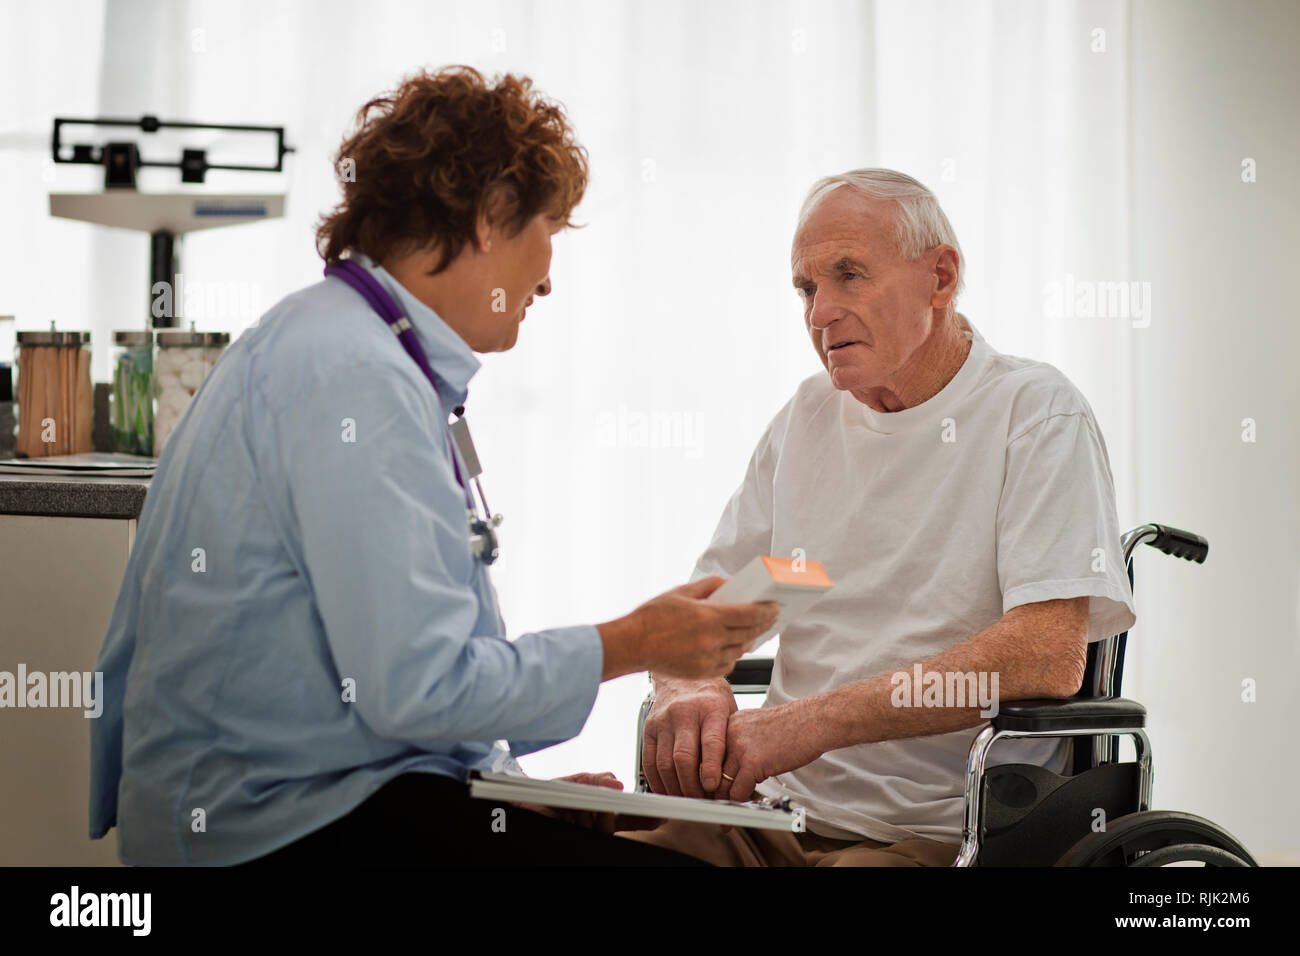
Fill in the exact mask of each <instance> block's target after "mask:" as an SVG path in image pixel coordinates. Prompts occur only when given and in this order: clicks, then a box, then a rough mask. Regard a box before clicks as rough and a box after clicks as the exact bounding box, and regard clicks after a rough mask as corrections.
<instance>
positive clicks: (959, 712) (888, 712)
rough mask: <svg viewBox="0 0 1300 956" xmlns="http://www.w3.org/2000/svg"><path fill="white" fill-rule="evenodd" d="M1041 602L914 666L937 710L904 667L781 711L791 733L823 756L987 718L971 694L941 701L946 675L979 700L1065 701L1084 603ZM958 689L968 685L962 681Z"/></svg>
mask: <svg viewBox="0 0 1300 956" xmlns="http://www.w3.org/2000/svg"><path fill="white" fill-rule="evenodd" d="M1045 603H1046V604H1048V605H1051V607H1038V608H1036V609H1035V610H1033V611H1030V612H1026V613H1024V614H1021V615H1015V616H1012V615H1008V616H1004V617H1003V618H1002V619H1001V620H999V621H998V622H997V623H996V624H994V625H993V626H992V627H989V628H987V629H986V630H984V631H981V632H980V633H979V634H977V635H976V636H975V637H973V638H971V639H970V640H969V641H966V642H964V643H962V644H959V645H957V646H956V647H954V648H952V649H951V650H948V651H945V652H943V653H942V654H938V655H936V656H934V657H932V658H929V659H928V660H925V661H922V662H920V671H921V674H922V676H923V678H924V677H925V675H930V674H934V675H939V678H940V679H941V680H942V681H943V683H942V685H941V686H942V688H943V691H944V692H943V693H940V694H939V695H938V697H939V700H938V701H937V703H938V706H935V705H934V703H933V702H931V700H930V697H929V695H927V694H926V693H925V690H926V688H925V686H924V684H923V685H922V686H915V681H914V680H913V676H914V674H915V673H916V669H915V667H912V666H909V667H908V668H906V669H900V670H899V671H898V672H893V673H887V674H878V675H876V676H875V677H870V678H867V679H866V680H862V681H858V682H856V683H853V684H849V685H847V686H845V687H840V688H836V689H835V690H832V691H827V692H825V693H822V694H817V695H815V696H813V697H806V698H803V699H801V700H795V701H791V702H790V703H788V704H785V705H783V709H788V719H789V721H790V725H791V730H792V731H794V732H798V731H802V732H804V733H808V734H811V735H812V736H813V739H814V740H815V741H816V744H817V749H818V750H819V751H820V752H822V753H826V752H827V751H830V750H838V749H839V748H841V747H851V746H854V745H855V744H864V743H874V742H876V741H881V740H893V739H897V738H902V737H925V736H930V735H932V734H944V733H949V732H951V731H954V730H962V729H964V728H966V727H973V726H976V725H977V724H980V723H983V722H984V721H986V720H988V717H987V716H984V715H981V711H982V710H984V705H982V704H981V703H979V701H978V697H976V699H975V700H974V701H972V699H971V698H972V696H975V695H974V694H972V695H970V696H967V695H964V694H963V695H962V696H964V697H965V699H964V700H950V699H947V693H946V691H947V690H948V689H949V687H952V686H955V683H954V682H950V681H949V680H948V679H947V678H948V675H964V674H973V675H975V685H976V688H978V690H979V692H980V694H981V695H982V694H983V693H984V692H985V691H986V690H987V691H991V692H992V697H991V699H996V700H1028V699H1032V698H1037V697H1050V698H1060V697H1068V696H1070V695H1071V694H1073V693H1075V691H1077V690H1078V689H1079V685H1080V683H1081V682H1082V679H1083V670H1084V665H1085V663H1086V644H1085V643H1084V641H1086V636H1087V599H1086V598H1078V599H1070V600H1068V601H1059V602H1058V601H1053V602H1045ZM1017 610H1020V609H1017ZM1045 635H1050V636H1048V637H1045ZM894 673H898V674H900V675H906V682H905V683H906V684H907V687H906V691H907V693H896V690H898V689H900V688H901V685H902V684H903V683H904V682H903V681H901V680H895V677H894ZM995 675H996V684H995V683H994V677H995ZM962 687H963V688H969V684H968V683H965V682H963V683H962ZM958 703H964V704H967V705H968V706H958ZM971 704H973V706H971Z"/></svg>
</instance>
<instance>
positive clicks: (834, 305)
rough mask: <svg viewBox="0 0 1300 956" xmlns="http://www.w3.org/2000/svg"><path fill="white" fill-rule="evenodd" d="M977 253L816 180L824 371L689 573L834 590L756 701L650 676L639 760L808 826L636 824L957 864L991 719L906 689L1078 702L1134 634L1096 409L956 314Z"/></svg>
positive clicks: (792, 855)
mask: <svg viewBox="0 0 1300 956" xmlns="http://www.w3.org/2000/svg"><path fill="white" fill-rule="evenodd" d="M963 265H964V264H963V262H962V256H961V250H960V246H959V245H958V243H957V238H956V236H955V235H954V233H953V230H952V227H951V225H950V224H949V222H948V219H947V217H946V216H945V215H944V213H943V211H942V210H941V209H940V208H939V205H938V203H937V201H936V200H935V198H934V196H933V194H931V193H930V191H929V190H927V189H926V188H925V187H924V186H923V185H921V184H920V183H919V182H917V181H916V180H914V179H912V178H911V177H908V176H905V175H903V174H901V173H897V172H894V171H892V170H884V169H864V170H857V171H854V172H850V173H846V174H844V175H841V176H832V177H828V178H826V179H823V180H821V181H820V182H818V183H817V184H816V185H815V186H814V187H813V189H812V191H811V192H810V193H809V195H808V198H807V200H806V201H805V203H804V206H803V209H802V211H801V213H800V217H799V222H798V226H797V229H796V231H795V236H794V243H793V247H792V251H791V267H792V272H793V279H794V286H795V289H796V290H797V291H798V295H799V296H800V298H801V299H802V300H803V309H804V323H805V325H806V326H807V329H808V334H809V337H810V338H811V339H812V344H813V347H814V348H815V349H816V350H817V354H818V356H819V358H820V359H821V362H822V365H823V366H825V372H824V373H823V372H818V373H817V374H816V375H814V376H812V377H811V378H809V379H807V380H806V381H804V382H803V383H802V384H801V385H800V386H799V388H798V389H797V390H796V392H795V394H794V397H793V398H791V399H790V401H789V402H788V403H787V404H786V405H785V407H784V408H782V409H781V411H780V412H779V413H778V414H777V416H776V418H775V419H773V421H772V423H771V425H770V426H769V427H768V429H767V431H766V433H765V434H764V435H763V437H762V438H761V439H760V440H759V443H758V447H757V448H756V449H755V451H754V454H753V457H752V459H751V460H750V463H749V468H748V472H747V474H746V476H745V479H744V482H743V483H742V485H741V486H740V488H739V489H738V490H737V491H736V493H735V495H734V496H733V497H732V499H731V501H730V503H729V504H728V505H727V507H726V510H725V511H724V512H723V515H722V519H721V521H720V522H719V524H718V527H717V530H716V532H715V534H714V537H713V541H712V543H711V544H710V545H709V548H708V550H707V551H706V552H705V553H704V554H703V556H702V557H701V558H700V560H699V563H698V565H697V567H696V575H697V576H703V575H708V574H722V575H731V574H734V573H735V572H737V571H739V570H740V569H741V568H742V567H743V566H744V565H745V564H746V563H748V562H749V561H750V560H751V559H752V558H753V557H754V556H755V555H760V554H770V555H775V556H779V557H786V556H792V555H793V556H796V557H797V556H800V555H806V556H807V557H808V558H809V559H816V560H818V561H820V562H821V563H822V564H823V565H824V566H825V568H826V570H827V571H828V573H829V574H830V576H831V577H832V579H833V580H834V581H835V587H834V590H832V591H830V592H829V593H828V594H827V595H826V596H825V597H823V598H822V599H821V600H820V601H819V602H818V603H817V604H816V605H814V606H813V608H812V610H811V611H810V612H808V613H806V614H805V615H804V616H803V617H802V618H801V619H800V620H798V621H797V622H796V623H794V624H791V625H790V626H789V627H787V628H786V629H785V631H784V632H783V633H782V635H781V642H780V648H779V650H778V652H777V655H776V663H775V667H774V670H773V677H772V685H771V688H770V690H769V692H768V695H767V700H766V702H765V705H764V706H763V707H762V708H760V709H752V710H737V707H736V701H735V697H734V696H733V695H732V693H731V691H730V689H729V688H728V685H727V683H726V681H725V680H721V679H715V680H695V681H691V680H674V679H668V678H664V677H660V676H659V675H655V698H656V699H655V704H654V708H653V709H652V711H651V712H650V715H649V717H648V719H647V721H646V732H645V741H644V751H643V763H644V768H645V773H646V776H647V778H648V779H649V781H650V784H651V786H652V787H653V789H654V790H656V791H659V792H667V793H680V794H685V795H687V796H714V797H717V798H729V799H733V800H736V799H748V798H749V797H750V796H751V795H752V794H753V792H754V791H755V789H757V790H758V791H759V792H760V793H763V794H766V795H769V796H778V797H779V796H788V797H790V798H791V799H792V800H794V801H795V802H797V803H799V804H802V805H803V806H804V807H805V808H806V810H807V816H806V821H807V830H806V832H804V833H801V834H789V833H786V834H779V833H775V832H773V831H762V830H728V831H725V832H724V831H723V830H722V829H721V828H718V827H713V826H708V825H703V824H692V823H680V822H669V823H665V824H664V825H662V826H660V827H659V828H658V829H655V830H652V831H646V832H643V833H639V834H627V835H628V836H629V837H630V838H632V839H641V840H644V841H646V842H651V843H655V844H657V845H660V846H665V847H671V848H674V849H677V850H681V851H684V852H686V853H689V854H692V855H694V856H697V857H700V858H702V859H705V860H707V861H709V862H712V863H715V864H719V865H796V866H806V865H881V866H909V865H932V866H933V865H947V864H950V863H951V862H952V861H953V859H954V857H955V855H956V851H957V846H958V844H959V843H960V841H961V826H962V807H963V796H962V792H963V791H962V787H963V779H964V770H965V760H966V755H967V751H968V749H969V746H970V743H971V740H972V739H973V737H974V735H975V734H976V733H977V730H978V727H979V726H981V725H982V724H983V723H985V722H986V719H987V714H988V710H984V714H985V716H981V710H982V709H983V708H982V707H981V705H980V703H979V702H977V701H974V700H970V699H942V695H941V694H940V695H936V694H933V693H930V692H929V691H926V692H924V693H923V688H922V687H921V686H916V687H904V686H902V685H904V684H907V683H909V682H912V678H913V675H916V674H918V673H920V674H922V675H926V684H927V687H930V688H931V689H932V688H933V683H932V682H931V681H930V680H929V675H932V674H937V675H941V676H948V675H975V677H976V678H978V680H979V681H980V683H979V686H980V687H981V688H984V687H990V688H992V690H993V693H994V695H995V697H996V698H1000V699H1002V700H1022V699H1028V698H1039V697H1052V698H1063V697H1069V696H1071V695H1072V694H1074V693H1075V692H1076V691H1078V690H1079V688H1080V685H1081V683H1082V680H1083V674H1084V665H1085V660H1086V650H1087V644H1088V642H1089V641H1095V640H1100V639H1103V638H1106V637H1108V636H1110V635H1111V634H1115V633H1119V632H1121V631H1123V630H1126V629H1127V628H1128V627H1129V626H1131V625H1132V624H1133V622H1134V620H1135V618H1134V613H1133V607H1132V595H1131V592H1130V588H1129V583H1128V579H1127V575H1126V574H1125V570H1124V568H1123V566H1122V561H1121V559H1120V554H1121V552H1120V538H1119V528H1118V522H1117V518H1116V513H1115V496H1114V488H1113V482H1112V477H1111V473H1110V461H1109V457H1108V455H1107V451H1106V444H1105V441H1104V440H1103V438H1102V436H1101V432H1100V430H1099V429H1098V427H1097V423H1096V421H1095V419H1094V417H1093V413H1092V409H1091V408H1090V407H1089V405H1088V402H1087V401H1086V400H1085V399H1084V397H1083V396H1082V395H1081V394H1080V393H1079V391H1078V390H1077V389H1076V388H1075V387H1074V386H1073V385H1072V384H1071V383H1070V381H1069V380H1068V379H1067V378H1066V377H1065V376H1064V375H1062V374H1061V373H1060V372H1059V371H1058V370H1057V369H1055V368H1054V367H1052V366H1050V365H1047V364H1044V363H1042V362H1035V361H1032V360H1029V359H1024V358H1016V357H1013V356H1009V355H1004V354H1002V353H1000V352H998V351H996V350H995V349H994V348H993V347H992V346H991V345H989V343H987V342H986V341H985V340H984V338H983V337H982V336H981V335H980V333H979V331H978V330H977V329H975V327H974V326H973V325H972V324H971V323H970V322H969V320H967V319H966V318H965V317H964V316H963V315H961V314H960V313H958V312H957V311H956V310H955V308H954V301H955V299H956V297H957V294H958V292H959V291H960V290H961V288H962V280H961V274H962V270H963ZM918 664H919V668H917V666H916V665H918ZM939 686H940V688H943V687H947V688H952V687H954V686H955V685H954V682H953V681H952V680H951V679H950V678H949V679H947V680H945V681H944V683H943V684H941V685H939ZM968 686H969V685H968ZM900 691H904V692H900ZM936 704H938V706H935V705H936ZM923 705H924V706H923ZM1068 753H1069V750H1068V745H1067V743H1066V742H1064V741H1059V740H1050V739H1039V740H1012V741H1008V742H1003V743H1001V744H999V745H998V747H997V748H995V749H994V751H993V761H992V762H994V763H998V762H1016V763H1035V764H1039V765H1041V766H1045V767H1047V768H1048V769H1050V770H1053V771H1056V772H1060V771H1062V770H1063V769H1064V767H1065V763H1066V759H1067V756H1068Z"/></svg>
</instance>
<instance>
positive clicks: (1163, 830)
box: [1055, 810, 1259, 867]
mask: <svg viewBox="0 0 1300 956" xmlns="http://www.w3.org/2000/svg"><path fill="white" fill-rule="evenodd" d="M1198 854H1199V855H1198ZM1153 855H1154V856H1155V859H1153V860H1151V861H1149V862H1140V861H1144V860H1145V859H1146V857H1148V856H1153ZM1182 861H1198V862H1203V863H1205V864H1206V865H1207V866H1259V864H1258V863H1256V862H1255V859H1254V857H1252V856H1251V855H1250V853H1248V852H1247V850H1246V848H1245V847H1244V846H1242V845H1241V843H1240V842H1238V840H1237V839H1236V837H1234V836H1233V835H1232V834H1231V833H1229V832H1228V831H1227V830H1225V829H1223V828H1222V827H1220V826H1219V825H1217V824H1215V823H1211V822H1210V821H1209V820H1206V819H1205V818H1204V817H1198V816H1196V815H1194V814H1191V813H1181V812H1179V811H1176V810H1146V811H1142V812H1140V813H1129V814H1126V815H1125V816H1122V817H1119V818H1118V819H1116V820H1113V821H1111V824H1110V826H1109V827H1107V828H1106V829H1105V830H1104V831H1102V832H1100V833H1089V834H1088V835H1087V836H1085V837H1084V838H1083V839H1081V840H1080V841H1079V842H1078V843H1076V844H1075V845H1074V846H1072V847H1070V849H1068V850H1067V851H1066V852H1065V854H1064V855H1063V856H1062V857H1061V858H1060V859H1059V860H1057V861H1056V864H1055V865H1056V866H1079V867H1084V866H1088V867H1091V866H1165V865H1167V864H1169V863H1175V862H1182Z"/></svg>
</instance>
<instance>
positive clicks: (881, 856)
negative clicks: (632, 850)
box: [617, 820, 958, 866]
mask: <svg viewBox="0 0 1300 956" xmlns="http://www.w3.org/2000/svg"><path fill="white" fill-rule="evenodd" d="M617 835H618V836H620V837H624V838H626V839H628V840H637V841H639V842H641V843H649V844H652V845H654V846H660V847H665V848H667V849H670V850H676V851H677V852H679V853H686V854H689V855H690V856H693V857H696V858H698V859H701V860H704V861H705V862H706V863H712V864H713V865H714V866H951V865H952V862H953V860H955V859H956V858H957V850H958V846H957V844H955V843H938V842H936V841H935V840H923V839H920V838H916V839H911V840H901V841H899V842H898V843H880V842H878V841H876V840H856V841H855V840H833V839H831V838H830V837H824V836H818V835H817V834H815V833H807V832H805V833H788V832H784V831H781V830H757V829H750V828H736V827H733V828H732V829H731V830H728V831H727V832H726V833H723V832H722V827H720V826H717V825H716V824H712V823H692V822H690V821H687V820H665V821H664V822H663V823H661V824H660V825H659V826H658V827H656V828H655V829H653V830H625V831H621V832H620V833H618V834H617Z"/></svg>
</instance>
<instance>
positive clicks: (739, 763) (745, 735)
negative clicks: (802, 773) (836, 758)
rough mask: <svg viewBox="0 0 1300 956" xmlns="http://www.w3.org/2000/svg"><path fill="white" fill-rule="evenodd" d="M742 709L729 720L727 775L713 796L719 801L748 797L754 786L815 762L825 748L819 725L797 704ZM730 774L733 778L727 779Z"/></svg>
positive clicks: (742, 799)
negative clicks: (819, 736)
mask: <svg viewBox="0 0 1300 956" xmlns="http://www.w3.org/2000/svg"><path fill="white" fill-rule="evenodd" d="M798 703H799V702H798V701H793V702H792V703H791V704H784V705H782V706H780V707H761V708H756V709H754V710H739V711H736V713H734V714H732V715H731V718H730V719H729V720H728V721H727V756H726V759H725V760H724V761H723V763H722V773H723V774H724V778H723V781H722V786H721V787H720V788H719V789H718V791H717V793H715V794H714V796H715V797H716V798H717V799H719V800H739V801H744V800H749V799H750V798H751V797H753V795H754V788H755V787H756V786H757V785H758V784H760V783H761V782H763V781H764V780H766V779H767V778H768V777H774V776H776V775H777V774H779V773H786V772H788V771H790V770H797V769H798V768H799V767H802V766H804V765H805V764H809V763H812V762H813V761H814V760H816V759H817V758H818V757H820V756H821V755H822V754H823V753H825V751H824V750H823V749H821V748H820V744H819V742H818V734H817V733H816V728H815V727H813V726H811V725H809V721H808V720H807V718H806V716H805V715H804V714H803V713H802V712H801V711H800V710H799V709H798V708H797V707H795V706H792V704H793V705H797V704H798ZM727 777H731V778H732V779H731V780H727V779H726V778H727Z"/></svg>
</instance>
